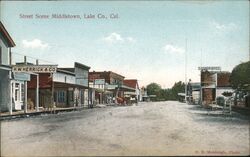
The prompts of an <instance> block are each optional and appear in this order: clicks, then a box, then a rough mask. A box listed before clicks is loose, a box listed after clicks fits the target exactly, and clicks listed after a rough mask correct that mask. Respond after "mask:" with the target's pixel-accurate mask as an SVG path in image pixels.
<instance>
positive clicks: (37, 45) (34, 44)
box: [22, 39, 49, 49]
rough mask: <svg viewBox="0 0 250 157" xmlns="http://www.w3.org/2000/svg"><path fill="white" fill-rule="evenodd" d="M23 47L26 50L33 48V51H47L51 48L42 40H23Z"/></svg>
mask: <svg viewBox="0 0 250 157" xmlns="http://www.w3.org/2000/svg"><path fill="white" fill-rule="evenodd" d="M22 45H23V47H24V48H32V49H46V48H48V47H49V44H48V43H44V42H43V41H41V40H40V39H33V40H31V41H28V40H22Z"/></svg>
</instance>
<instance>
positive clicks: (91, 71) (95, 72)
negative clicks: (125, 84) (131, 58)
mask: <svg viewBox="0 0 250 157" xmlns="http://www.w3.org/2000/svg"><path fill="white" fill-rule="evenodd" d="M89 73H90V74H91V73H110V74H112V73H113V74H115V75H118V76H120V77H123V78H125V76H122V75H120V74H118V73H115V72H113V71H90V72H89Z"/></svg>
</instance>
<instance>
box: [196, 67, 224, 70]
mask: <svg viewBox="0 0 250 157" xmlns="http://www.w3.org/2000/svg"><path fill="white" fill-rule="evenodd" d="M198 70H221V67H198Z"/></svg>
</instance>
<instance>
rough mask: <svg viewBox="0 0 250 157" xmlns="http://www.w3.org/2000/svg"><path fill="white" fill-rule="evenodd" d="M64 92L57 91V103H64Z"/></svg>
mask: <svg viewBox="0 0 250 157" xmlns="http://www.w3.org/2000/svg"><path fill="white" fill-rule="evenodd" d="M65 96H66V94H65V91H58V102H59V103H64V102H65Z"/></svg>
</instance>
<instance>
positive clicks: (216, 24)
mask: <svg viewBox="0 0 250 157" xmlns="http://www.w3.org/2000/svg"><path fill="white" fill-rule="evenodd" d="M210 25H211V26H212V27H213V28H215V29H216V30H217V31H221V32H230V31H234V30H236V29H238V26H237V25H236V24H235V23H232V22H231V23H228V24H221V23H219V22H217V21H211V22H210Z"/></svg>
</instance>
